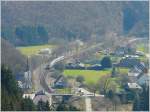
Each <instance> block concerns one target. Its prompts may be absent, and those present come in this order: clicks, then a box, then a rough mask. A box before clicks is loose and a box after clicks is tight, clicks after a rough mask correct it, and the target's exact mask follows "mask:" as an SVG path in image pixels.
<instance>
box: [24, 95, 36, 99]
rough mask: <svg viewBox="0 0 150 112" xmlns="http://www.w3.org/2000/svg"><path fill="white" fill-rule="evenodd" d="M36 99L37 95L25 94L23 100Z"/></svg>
mask: <svg viewBox="0 0 150 112" xmlns="http://www.w3.org/2000/svg"><path fill="white" fill-rule="evenodd" d="M34 97H35V94H34V93H33V94H23V98H30V99H32V100H33V99H34Z"/></svg>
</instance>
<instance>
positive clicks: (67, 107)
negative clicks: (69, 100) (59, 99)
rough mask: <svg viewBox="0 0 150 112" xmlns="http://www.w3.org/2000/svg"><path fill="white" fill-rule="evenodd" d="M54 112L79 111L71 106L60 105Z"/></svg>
mask: <svg viewBox="0 0 150 112" xmlns="http://www.w3.org/2000/svg"><path fill="white" fill-rule="evenodd" d="M56 111H79V109H77V108H76V107H74V106H72V105H71V104H63V103H60V104H59V105H58V106H57V108H56Z"/></svg>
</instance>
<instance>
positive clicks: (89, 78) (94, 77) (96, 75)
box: [63, 68, 129, 84]
mask: <svg viewBox="0 0 150 112" xmlns="http://www.w3.org/2000/svg"><path fill="white" fill-rule="evenodd" d="M128 71H129V70H128V69H127V68H120V69H119V72H120V73H124V74H126V73H128ZM63 74H64V75H65V76H72V77H77V76H83V77H84V79H85V83H86V84H91V83H94V84H96V83H97V82H98V81H99V80H100V78H102V76H104V75H109V74H111V69H106V70H100V71H96V70H64V72H63Z"/></svg>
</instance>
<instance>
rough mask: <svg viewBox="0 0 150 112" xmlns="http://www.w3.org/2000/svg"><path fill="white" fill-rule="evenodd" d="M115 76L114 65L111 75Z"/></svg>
mask: <svg viewBox="0 0 150 112" xmlns="http://www.w3.org/2000/svg"><path fill="white" fill-rule="evenodd" d="M115 76H116V68H115V67H113V68H112V72H111V77H115Z"/></svg>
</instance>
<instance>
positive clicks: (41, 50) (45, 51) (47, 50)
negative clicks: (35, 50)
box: [39, 48, 52, 54]
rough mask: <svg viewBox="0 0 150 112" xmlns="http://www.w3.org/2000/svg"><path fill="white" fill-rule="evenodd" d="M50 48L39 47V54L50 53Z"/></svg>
mask: <svg viewBox="0 0 150 112" xmlns="http://www.w3.org/2000/svg"><path fill="white" fill-rule="evenodd" d="M51 53H52V50H51V49H50V48H44V49H40V51H39V54H51Z"/></svg>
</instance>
